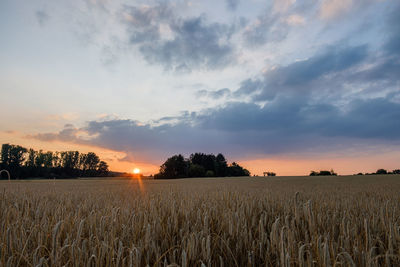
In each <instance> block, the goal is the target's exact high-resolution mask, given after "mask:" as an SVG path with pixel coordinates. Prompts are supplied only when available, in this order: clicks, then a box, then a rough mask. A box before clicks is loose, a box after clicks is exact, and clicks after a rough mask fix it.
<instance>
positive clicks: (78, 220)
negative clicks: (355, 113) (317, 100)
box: [0, 175, 400, 266]
mask: <svg viewBox="0 0 400 267" xmlns="http://www.w3.org/2000/svg"><path fill="white" fill-rule="evenodd" d="M0 190H1V192H0V199H1V204H0V227H1V228H0V266H396V265H397V266H398V265H400V176H398V175H397V176H396V175H384V176H349V177H273V178H266V177H265V178H264V177H252V178H213V179H204V178H203V179H181V180H141V181H139V180H136V179H103V180H102V179H80V180H56V181H49V180H31V181H11V182H8V181H1V182H0Z"/></svg>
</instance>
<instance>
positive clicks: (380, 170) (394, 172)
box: [357, 169, 400, 175]
mask: <svg viewBox="0 0 400 267" xmlns="http://www.w3.org/2000/svg"><path fill="white" fill-rule="evenodd" d="M374 174H400V169H396V170H393V171H387V170H385V169H378V170H377V171H376V172H373V173H365V175H374ZM357 175H364V174H363V173H362V172H360V173H358V174H357Z"/></svg>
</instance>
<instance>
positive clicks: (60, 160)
mask: <svg viewBox="0 0 400 267" xmlns="http://www.w3.org/2000/svg"><path fill="white" fill-rule="evenodd" d="M0 156H1V157H0V160H1V164H0V169H5V170H7V171H9V172H10V174H11V178H12V179H16V178H18V179H24V178H30V177H32V178H34V177H41V178H74V177H79V176H81V177H95V176H107V175H108V165H107V163H106V162H104V161H101V160H100V158H99V157H98V156H97V155H96V154H95V153H93V152H89V153H87V154H83V153H79V152H78V151H62V152H51V151H47V152H44V151H42V150H39V151H36V150H33V149H26V148H24V147H22V146H19V145H10V144H3V145H2V147H1V155H0ZM2 178H5V177H4V176H2Z"/></svg>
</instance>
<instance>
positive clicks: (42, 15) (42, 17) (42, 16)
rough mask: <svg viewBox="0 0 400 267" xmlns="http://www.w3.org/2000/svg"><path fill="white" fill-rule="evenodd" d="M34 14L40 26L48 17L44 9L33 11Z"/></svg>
mask: <svg viewBox="0 0 400 267" xmlns="http://www.w3.org/2000/svg"><path fill="white" fill-rule="evenodd" d="M35 16H36V19H37V21H38V23H39V25H40V26H44V25H45V24H46V22H47V21H48V20H49V19H50V16H49V15H48V14H47V12H46V11H44V10H37V11H36V12H35Z"/></svg>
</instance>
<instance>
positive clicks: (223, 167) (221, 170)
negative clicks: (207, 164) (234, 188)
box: [215, 153, 228, 177]
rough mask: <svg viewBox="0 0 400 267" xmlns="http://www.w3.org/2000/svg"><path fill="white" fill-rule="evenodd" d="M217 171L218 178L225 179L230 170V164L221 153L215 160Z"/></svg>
mask: <svg viewBox="0 0 400 267" xmlns="http://www.w3.org/2000/svg"><path fill="white" fill-rule="evenodd" d="M215 163H216V164H215V165H216V167H215V171H216V173H215V174H216V176H217V177H224V176H226V172H227V169H228V163H227V162H226V159H225V157H224V155H222V154H221V153H219V154H218V155H217V157H216V158H215Z"/></svg>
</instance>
